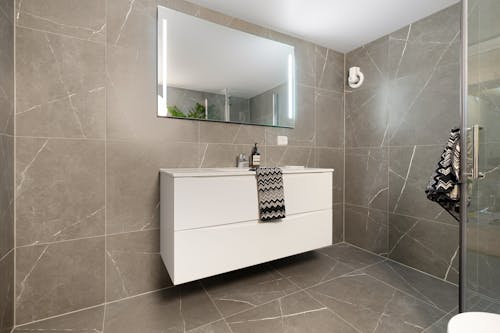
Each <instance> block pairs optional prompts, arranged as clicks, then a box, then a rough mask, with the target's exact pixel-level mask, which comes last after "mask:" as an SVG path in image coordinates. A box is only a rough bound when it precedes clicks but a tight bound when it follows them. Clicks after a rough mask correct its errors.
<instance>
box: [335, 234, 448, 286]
mask: <svg viewBox="0 0 500 333" xmlns="http://www.w3.org/2000/svg"><path fill="white" fill-rule="evenodd" d="M344 243H346V244H348V245H350V246H353V247H355V248H357V249H359V250H362V251H364V252H367V253H370V254H373V255H376V256H378V257H380V258H384V259H386V260H387V261H391V262H393V263H395V264H398V265H401V266H404V267H406V268H409V269H411V270H414V271H417V272H419V273H422V274H424V275H426V276H428V277H430V278H433V279H437V280H440V281H442V282H446V283H447V284H450V285H452V286H455V287H458V285H457V284H456V283H453V282H451V281H448V280H444V279H443V278H441V277H439V276H435V275H432V274H430V273H427V272H424V271H422V270H420V269H418V268H415V267H412V266H409V265H407V264H404V263H402V262H399V261H397V260H394V259H392V258H390V257H386V256H383V255H381V254H379V253H375V252H372V251H370V250H367V249H364V248H362V247H359V246H357V245H356V244H352V243H349V242H347V241H346V242H344ZM376 264H378V263H376ZM376 264H373V265H376Z"/></svg>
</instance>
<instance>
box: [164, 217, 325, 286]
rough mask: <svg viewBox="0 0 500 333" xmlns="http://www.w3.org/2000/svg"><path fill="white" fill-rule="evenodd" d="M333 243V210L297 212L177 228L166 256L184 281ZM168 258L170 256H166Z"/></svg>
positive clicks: (176, 277)
mask: <svg viewBox="0 0 500 333" xmlns="http://www.w3.org/2000/svg"><path fill="white" fill-rule="evenodd" d="M331 244H332V210H331V209H327V210H322V211H316V212H310V213H303V214H297V215H292V216H289V217H287V218H286V219H284V220H283V221H281V222H275V223H273V222H271V223H261V222H258V221H251V222H241V223H235V224H229V225H222V226H215V227H209V228H201V229H195V230H185V231H176V232H174V239H173V248H171V249H170V250H172V252H173V253H172V252H170V253H166V252H167V251H168V250H167V249H164V248H162V257H163V260H164V262H165V264H166V265H167V270H168V272H169V274H170V277H171V278H172V281H173V283H174V284H181V283H185V282H189V281H193V280H198V279H201V278H205V277H208V276H213V275H217V274H221V273H225V272H229V271H232V270H236V269H240V268H244V267H248V266H252V265H256V264H260V263H263V262H267V261H271V260H275V259H279V258H283V257H287V256H290V255H294V254H298V253H302V252H307V251H310V250H314V249H318V248H321V247H325V246H328V245H331ZM167 257H169V258H167Z"/></svg>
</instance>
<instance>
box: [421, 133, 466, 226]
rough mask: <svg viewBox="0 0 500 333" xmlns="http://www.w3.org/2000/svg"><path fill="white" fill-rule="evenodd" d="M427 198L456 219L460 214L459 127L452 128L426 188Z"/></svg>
mask: <svg viewBox="0 0 500 333" xmlns="http://www.w3.org/2000/svg"><path fill="white" fill-rule="evenodd" d="M425 193H426V194H427V198H428V199H429V200H431V201H434V202H437V203H438V204H439V205H440V206H441V207H443V208H444V209H445V210H446V211H447V212H449V213H450V214H451V215H452V216H453V217H454V218H455V219H456V220H457V221H459V214H460V129H459V128H453V129H452V130H451V132H450V137H449V139H448V143H447V144H446V147H445V148H444V151H443V153H442V154H441V159H440V160H439V163H438V165H437V169H436V171H435V172H434V175H433V176H432V178H431V180H430V182H429V184H428V185H427V188H426V190H425Z"/></svg>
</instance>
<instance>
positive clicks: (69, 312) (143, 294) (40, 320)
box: [16, 286, 174, 328]
mask: <svg viewBox="0 0 500 333" xmlns="http://www.w3.org/2000/svg"><path fill="white" fill-rule="evenodd" d="M173 287H174V286H168V287H164V288H160V289H155V290H150V291H146V292H144V293H140V294H136V295H132V296H127V297H124V298H120V299H117V300H113V301H109V302H102V303H99V304H95V305H92V306H87V307H84V308H81V309H77V310H73V311H68V312H65V313H61V314H58V315H54V316H49V317H45V318H41V319H37V320H33V321H30V322H27V323H22V324H19V325H17V326H16V328H19V327H24V326H27V325H31V324H36V323H40V322H43V321H46V320H50V319H55V318H59V317H63V316H67V315H71V314H74V313H78V312H81V311H86V310H91V309H96V308H99V307H103V308H104V307H105V306H106V305H110V304H114V303H118V302H122V301H127V300H131V299H134V298H138V297H141V296H146V295H150V294H154V293H157V292H161V291H164V290H169V289H172V288H173Z"/></svg>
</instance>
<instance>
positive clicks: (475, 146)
mask: <svg viewBox="0 0 500 333" xmlns="http://www.w3.org/2000/svg"><path fill="white" fill-rule="evenodd" d="M482 129H483V128H482V127H481V126H480V125H478V124H476V125H474V126H472V128H471V130H472V170H471V171H472V172H469V173H466V175H467V176H470V177H471V178H472V179H473V180H477V179H480V178H484V173H482V172H479V131H480V130H482Z"/></svg>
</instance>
